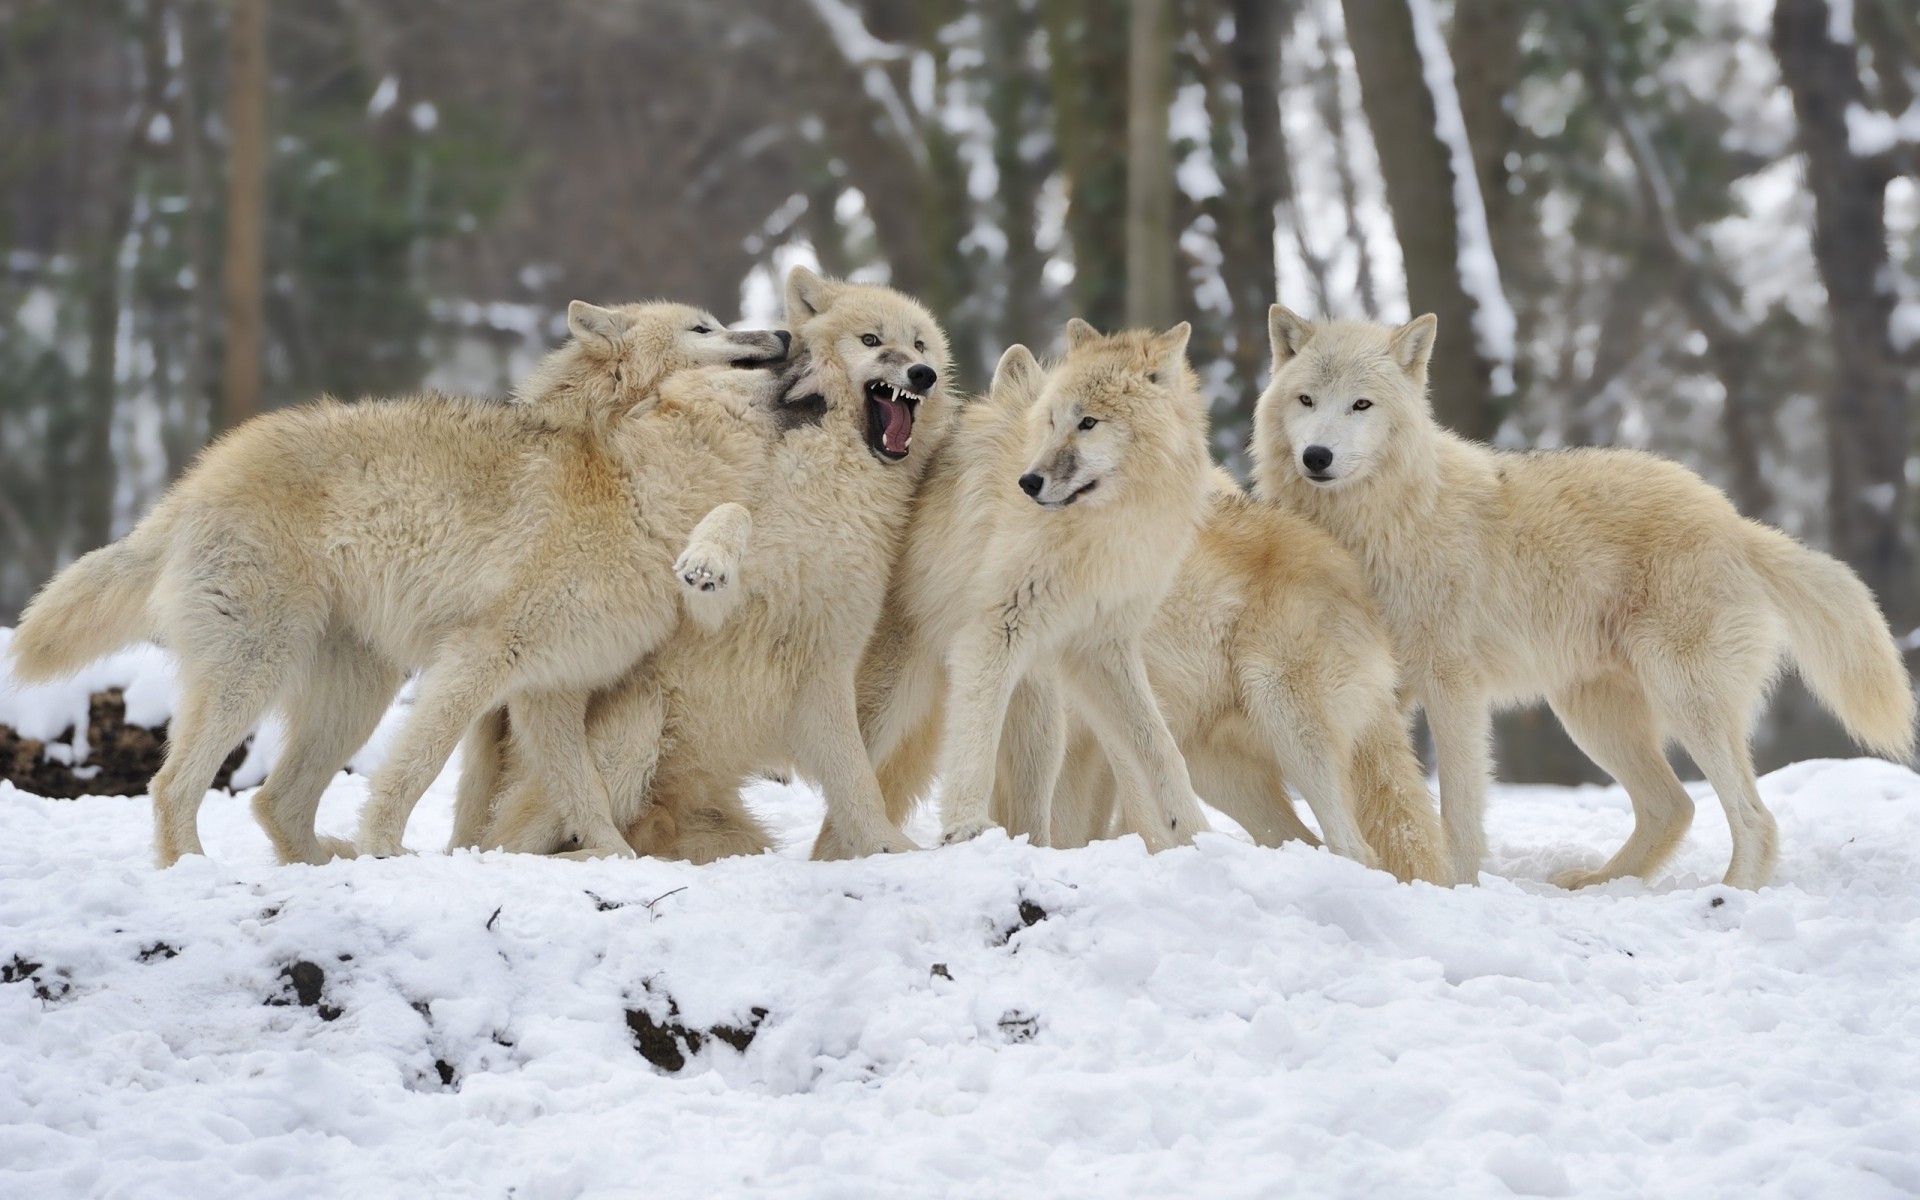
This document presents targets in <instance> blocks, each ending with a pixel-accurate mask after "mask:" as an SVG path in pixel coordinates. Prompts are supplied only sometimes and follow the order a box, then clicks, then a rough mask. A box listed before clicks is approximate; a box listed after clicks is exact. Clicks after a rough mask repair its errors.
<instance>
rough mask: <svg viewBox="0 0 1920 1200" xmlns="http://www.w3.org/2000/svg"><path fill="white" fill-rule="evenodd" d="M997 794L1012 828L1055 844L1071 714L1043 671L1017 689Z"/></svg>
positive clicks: (1005, 735)
mask: <svg viewBox="0 0 1920 1200" xmlns="http://www.w3.org/2000/svg"><path fill="white" fill-rule="evenodd" d="M1000 739H1001V740H1000V760H1001V761H1000V765H1001V767H1002V768H1003V769H1002V770H1001V771H1000V772H999V778H997V779H996V780H995V781H994V793H995V795H996V797H998V798H999V799H1001V800H1003V801H1004V804H1003V805H1002V806H1000V807H1001V811H999V812H997V813H996V815H997V816H999V817H1001V818H1002V819H1003V821H1004V823H1005V825H1006V828H1007V832H1008V833H1009V834H1012V835H1014V836H1018V835H1020V834H1023V833H1024V834H1026V835H1027V837H1028V838H1029V840H1030V841H1031V842H1032V844H1033V845H1036V846H1050V845H1052V844H1053V841H1052V838H1051V837H1050V833H1051V826H1052V813H1053V793H1054V788H1055V787H1056V786H1057V785H1058V784H1059V782H1060V768H1061V765H1062V763H1063V762H1064V761H1065V759H1066V756H1067V731H1066V714H1065V713H1063V712H1062V711H1061V708H1060V695H1059V689H1058V688H1056V687H1055V686H1054V684H1053V681H1052V680H1049V679H1046V678H1044V676H1043V674H1042V673H1041V672H1037V671H1034V672H1028V674H1027V677H1026V678H1025V679H1023V680H1021V681H1020V685H1019V686H1018V687H1016V688H1014V689H1013V695H1012V697H1010V698H1009V700H1008V703H1007V718H1006V721H1005V723H1004V724H1003V725H1002V727H1001V733H1000Z"/></svg>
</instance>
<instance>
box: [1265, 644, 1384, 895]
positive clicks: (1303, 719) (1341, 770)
mask: <svg viewBox="0 0 1920 1200" xmlns="http://www.w3.org/2000/svg"><path fill="white" fill-rule="evenodd" d="M1246 684H1247V688H1246V692H1247V710H1248V712H1247V715H1248V716H1249V717H1251V718H1252V719H1253V724H1254V728H1256V729H1258V730H1259V731H1260V734H1261V736H1262V737H1263V738H1264V739H1265V741H1266V742H1267V744H1268V745H1269V746H1270V747H1272V749H1273V753H1274V756H1275V757H1276V758H1277V759H1279V761H1280V768H1281V770H1283V771H1285V772H1286V773H1287V775H1288V776H1289V777H1290V778H1291V779H1292V780H1293V781H1294V783H1295V784H1296V785H1298V786H1299V788H1300V794H1301V795H1303V796H1305V797H1306V800H1307V807H1309V808H1311V809H1313V815H1314V818H1315V819H1316V820H1318V821H1319V822H1320V836H1321V837H1322V838H1323V839H1325V841H1326V844H1327V848H1328V849H1329V850H1332V851H1333V852H1334V853H1335V854H1338V855H1340V856H1342V857H1344V858H1351V859H1353V860H1354V861H1355V862H1358V863H1364V864H1366V865H1367V866H1374V865H1377V863H1378V858H1377V856H1376V855H1375V854H1374V852H1373V848H1372V847H1371V846H1369V845H1368V844H1367V839H1366V838H1364V837H1362V836H1361V834H1360V823H1359V821H1358V820H1357V819H1356V818H1355V815H1354V804H1353V796H1352V794H1351V792H1350V790H1349V788H1348V786H1347V778H1346V775H1347V772H1346V770H1345V765H1346V760H1347V758H1348V757H1349V754H1348V752H1349V750H1350V748H1351V739H1350V738H1347V737H1343V736H1341V733H1340V731H1339V730H1336V729H1334V728H1332V727H1331V725H1330V723H1329V722H1328V721H1327V719H1326V715H1325V712H1324V710H1323V709H1322V708H1321V707H1320V706H1319V705H1317V704H1315V703H1314V702H1313V697H1312V696H1310V695H1302V694H1301V691H1300V690H1296V689H1295V688H1294V687H1292V686H1290V685H1289V684H1288V682H1287V673H1286V672H1285V671H1284V670H1274V669H1259V668H1255V669H1254V670H1252V671H1250V672H1249V673H1248V678H1247V680H1246Z"/></svg>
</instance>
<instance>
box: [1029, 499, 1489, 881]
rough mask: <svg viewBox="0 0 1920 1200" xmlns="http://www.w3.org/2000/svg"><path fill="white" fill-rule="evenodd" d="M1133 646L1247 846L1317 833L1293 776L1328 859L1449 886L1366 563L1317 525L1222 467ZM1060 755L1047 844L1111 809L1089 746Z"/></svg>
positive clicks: (1078, 742)
mask: <svg viewBox="0 0 1920 1200" xmlns="http://www.w3.org/2000/svg"><path fill="white" fill-rule="evenodd" d="M1142 646H1143V650H1144V655H1145V659H1146V665H1147V677H1148V679H1150V680H1151V681H1152V684H1153V694H1154V697H1155V699H1157V700H1158V701H1159V704H1160V711H1161V712H1162V713H1163V714H1165V716H1166V718H1167V726H1168V728H1169V729H1171V730H1172V731H1173V735H1174V739H1175V740H1176V741H1177V742H1178V743H1179V745H1180V752H1181V754H1182V755H1184V756H1185V757H1186V760H1187V769H1188V771H1189V772H1190V773H1191V774H1192V776H1193V783H1194V787H1195V789H1196V790H1197V791H1198V792H1199V794H1200V796H1201V798H1202V799H1204V800H1206V801H1207V802H1208V803H1210V804H1212V805H1213V806H1214V807H1215V808H1218V809H1220V810H1221V811H1223V812H1225V813H1226V814H1227V815H1229V816H1231V817H1232V818H1233V819H1234V820H1236V821H1238V822H1239V823H1240V824H1241V825H1242V826H1243V827H1244V828H1245V829H1246V830H1247V832H1248V833H1249V834H1251V835H1252V836H1253V838H1254V840H1255V841H1257V842H1259V843H1260V844H1262V845H1269V846H1270V845H1276V844H1278V843H1279V842H1282V841H1286V840H1291V839H1295V838H1299V839H1304V840H1308V841H1313V840H1315V839H1313V838H1312V836H1311V835H1310V834H1308V832H1307V831H1306V829H1305V827H1304V826H1302V825H1301V824H1300V822H1299V819H1298V817H1296V816H1295V815H1294V811H1293V805H1292V803H1291V801H1290V800H1289V799H1288V798H1287V792H1286V782H1287V781H1289V780H1291V781H1292V782H1293V783H1295V784H1297V785H1298V786H1299V788H1300V790H1301V792H1302V793H1303V795H1304V796H1305V798H1306V800H1307V803H1308V805H1309V806H1310V807H1311V808H1312V809H1313V813H1314V816H1315V817H1317V818H1318V819H1319V822H1320V828H1321V830H1322V832H1323V833H1324V835H1325V840H1326V842H1327V845H1328V846H1329V848H1331V849H1332V850H1334V851H1335V852H1336V853H1339V854H1343V855H1346V856H1347V857H1349V858H1353V859H1356V860H1358V861H1360V862H1369V863H1376V862H1377V865H1380V866H1382V867H1384V868H1386V869H1387V870H1388V871H1390V872H1392V873H1393V875H1395V876H1396V877H1397V878H1399V879H1400V880H1402V881H1403V882H1404V881H1407V880H1411V879H1422V880H1426V881H1427V882H1430V883H1440V884H1450V883H1452V882H1454V878H1453V870H1452V864H1451V860H1450V859H1448V858H1447V857H1446V854H1445V851H1444V848H1443V844H1442V839H1441V832H1440V823H1439V820H1438V818H1437V817H1436V815H1435V813H1434V810H1433V802H1432V799H1431V798H1430V797H1429V796H1428V794H1427V789H1426V780H1425V778H1424V776H1423V775H1422V773H1421V770H1420V763H1419V760H1418V758H1417V757H1416V756H1415V755H1414V752H1413V745H1412V742H1411V741H1410V739H1409V737H1408V731H1407V727H1406V717H1405V715H1404V714H1403V712H1402V709H1401V705H1400V701H1399V698H1398V695H1397V688H1398V669H1397V667H1396V665H1395V663H1394V658H1393V641H1392V638H1391V636H1390V635H1389V633H1388V632H1387V628H1386V625H1385V623H1384V622H1383V621H1382V620H1381V617H1380V613H1379V609H1378V607H1377V605H1376V604H1375V603H1374V599H1373V595H1372V593H1371V592H1370V591H1369V589H1368V587H1367V580H1366V576H1365V575H1364V574H1362V572H1361V570H1360V565H1359V563H1358V562H1356V561H1355V560H1354V558H1353V556H1352V555H1351V554H1349V553H1347V551H1346V550H1345V549H1344V548H1343V547H1341V546H1340V545H1339V543H1337V542H1335V541H1334V540H1333V538H1332V537H1331V536H1329V535H1328V534H1327V533H1326V532H1325V531H1324V530H1321V529H1320V528H1318V527H1317V526H1315V525H1314V524H1313V523H1312V522H1311V521H1308V520H1307V519H1306V518H1304V517H1301V516H1299V515H1298V514H1296V513H1292V512H1289V511H1287V510H1285V509H1282V508H1280V507H1278V506H1276V505H1273V504H1268V503H1266V502H1264V501H1261V500H1257V499H1255V498H1253V497H1251V496H1248V495H1246V494H1245V493H1244V492H1242V491H1241V490H1240V488H1239V486H1238V485H1237V484H1236V483H1235V482H1234V481H1233V479H1232V478H1231V477H1230V476H1227V475H1226V473H1225V472H1224V471H1216V473H1215V478H1214V487H1213V490H1212V495H1211V496H1210V497H1209V499H1208V505H1207V512H1206V516H1205V519H1204V520H1203V522H1202V524H1201V526H1200V534H1199V537H1198V538H1197V539H1196V540H1195V542H1194V546H1193V549H1192V550H1190V551H1189V552H1188V554H1187V557H1186V561H1184V562H1183V563H1181V564H1180V569H1179V571H1178V573H1177V574H1176V576H1175V582H1174V585H1173V589H1172V591H1170V592H1169V593H1168V594H1167V598H1166V599H1165V600H1163V601H1162V602H1161V604H1160V608H1159V611H1158V612H1157V613H1156V614H1155V616H1154V619H1153V623H1152V624H1151V625H1149V626H1148V627H1147V633H1146V637H1145V639H1144V641H1143V643H1142ZM1069 746H1070V749H1069V750H1068V753H1067V759H1066V765H1065V767H1064V768H1063V770H1062V772H1061V777H1060V784H1059V787H1058V788H1057V789H1056V791H1055V793H1054V802H1053V811H1052V814H1051V817H1052V823H1051V827H1050V837H1051V842H1052V844H1053V845H1055V846H1064V845H1082V844H1085V842H1086V841H1088V840H1089V839H1090V838H1093V837H1096V836H1100V835H1102V834H1104V833H1105V832H1106V829H1107V825H1108V822H1109V820H1110V815H1111V811H1112V800H1111V795H1112V787H1113V778H1112V773H1111V770H1110V769H1109V768H1108V766H1107V764H1106V761H1105V757H1104V756H1103V755H1101V754H1100V753H1099V750H1098V747H1097V744H1096V743H1095V741H1094V739H1093V738H1091V737H1090V736H1087V731H1085V730H1076V731H1074V732H1073V733H1072V734H1071V735H1070V740H1069ZM1016 790H1017V789H1016ZM1008 799H1009V800H1012V799H1013V797H1009V798H1008Z"/></svg>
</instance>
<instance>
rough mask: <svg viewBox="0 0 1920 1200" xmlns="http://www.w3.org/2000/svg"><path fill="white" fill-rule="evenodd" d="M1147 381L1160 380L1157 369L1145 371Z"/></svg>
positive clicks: (1157, 381)
mask: <svg viewBox="0 0 1920 1200" xmlns="http://www.w3.org/2000/svg"><path fill="white" fill-rule="evenodd" d="M1147 382H1148V383H1159V382H1160V372H1158V371H1148V372H1147Z"/></svg>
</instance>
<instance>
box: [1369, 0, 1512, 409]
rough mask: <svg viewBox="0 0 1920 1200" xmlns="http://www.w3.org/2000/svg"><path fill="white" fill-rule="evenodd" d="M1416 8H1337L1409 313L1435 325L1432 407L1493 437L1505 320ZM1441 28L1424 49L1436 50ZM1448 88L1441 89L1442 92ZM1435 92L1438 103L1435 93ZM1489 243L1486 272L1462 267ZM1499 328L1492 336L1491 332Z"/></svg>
mask: <svg viewBox="0 0 1920 1200" xmlns="http://www.w3.org/2000/svg"><path fill="white" fill-rule="evenodd" d="M1416 7H1417V8H1418V9H1419V15H1420V16H1421V17H1423V18H1424V19H1425V20H1427V21H1429V22H1430V21H1431V17H1432V13H1431V12H1430V11H1429V10H1427V9H1426V6H1425V0H1344V3H1343V11H1344V12H1345V15H1346V25H1347V41H1348V43H1349V44H1350V45H1351V46H1352V47H1353V59H1354V65H1355V67H1356V69H1357V70H1358V72H1359V75H1360V99H1361V106H1362V108H1363V109H1364V110H1365V111H1366V114H1367V122H1368V124H1370V125H1371V126H1372V127H1373V139H1374V144H1375V145H1376V146H1378V147H1379V151H1380V170H1381V175H1382V177H1383V178H1384V179H1385V181H1386V187H1387V203H1388V206H1389V207H1390V208H1392V210H1393V228H1394V233H1395V234H1396V235H1397V236H1398V238H1399V240H1400V251H1401V256H1402V258H1403V259H1404V260H1405V264H1406V272H1407V295H1408V298H1409V300H1410V302H1411V305H1412V308H1413V311H1414V312H1416V313H1419V312H1433V313H1435V314H1437V315H1438V316H1439V318H1440V329H1441V336H1440V340H1439V342H1438V343H1437V344H1436V346H1435V347H1434V355H1433V366H1432V381H1433V385H1432V386H1433V400H1434V409H1435V411H1436V412H1437V413H1438V414H1439V416H1440V419H1441V420H1442V421H1443V422H1445V423H1446V424H1448V425H1450V426H1452V427H1453V428H1454V429H1456V430H1458V431H1459V432H1461V433H1463V434H1465V435H1466V436H1468V437H1474V438H1482V439H1489V438H1491V437H1492V436H1493V434H1494V432H1495V431H1496V430H1497V429H1498V428H1499V426H1500V421H1501V418H1502V416H1503V406H1502V404H1501V403H1500V400H1499V398H1498V397H1497V395H1496V388H1506V387H1510V386H1511V380H1510V377H1509V376H1508V372H1510V371H1511V324H1510V322H1511V313H1510V311H1509V310H1505V299H1504V297H1502V296H1500V295H1499V294H1498V278H1497V274H1496V275H1495V276H1494V278H1492V279H1487V278H1485V275H1486V273H1487V272H1488V271H1491V270H1492V269H1493V263H1492V249H1491V241H1490V238H1488V235H1487V232H1486V216H1485V213H1484V211H1482V210H1480V208H1479V204H1480V201H1479V194H1480V189H1479V183H1478V180H1477V179H1476V178H1475V176H1474V172H1473V163H1472V160H1471V157H1470V155H1469V156H1468V157H1467V159H1466V161H1465V162H1464V163H1457V162H1456V161H1455V158H1456V156H1457V155H1456V151H1457V149H1458V148H1460V147H1463V146H1464V145H1465V143H1466V132H1465V129H1464V126H1462V127H1460V128H1458V129H1457V130H1455V131H1454V132H1455V133H1456V135H1457V136H1455V137H1447V136H1443V130H1442V122H1443V121H1445V122H1448V123H1449V124H1452V123H1458V122H1460V121H1461V117H1460V111H1459V101H1458V99H1457V97H1456V96H1455V94H1454V91H1453V86H1452V68H1451V66H1450V65H1449V64H1448V63H1446V62H1444V61H1441V60H1444V58H1445V55H1446V46H1445V43H1443V42H1441V43H1439V44H1438V45H1434V44H1427V45H1422V44H1421V41H1420V40H1418V39H1417V38H1416V12H1415V9H1416ZM1438 40H1439V39H1438V32H1437V30H1433V31H1432V37H1431V39H1430V41H1431V42H1438ZM1442 83H1444V85H1445V86H1444V87H1440V86H1439V85H1440V84H1442ZM1436 93H1438V94H1436ZM1469 239H1485V240H1486V242H1487V244H1486V246H1485V248H1484V254H1485V259H1486V261H1485V262H1473V261H1469V259H1468V258H1466V257H1464V256H1463V255H1465V254H1471V253H1472V252H1473V251H1474V250H1475V248H1476V247H1475V244H1474V241H1472V240H1469ZM1503 316H1504V317H1505V318H1506V325H1505V327H1504V328H1503V329H1501V330H1499V331H1497V332H1496V331H1494V330H1492V329H1490V328H1489V327H1488V324H1487V323H1488V322H1498V321H1499V320H1500V318H1501V317H1503Z"/></svg>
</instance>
